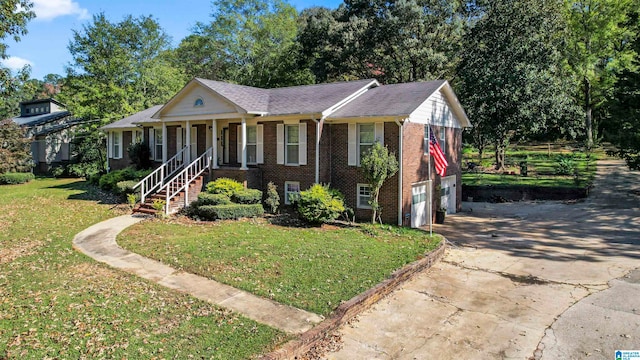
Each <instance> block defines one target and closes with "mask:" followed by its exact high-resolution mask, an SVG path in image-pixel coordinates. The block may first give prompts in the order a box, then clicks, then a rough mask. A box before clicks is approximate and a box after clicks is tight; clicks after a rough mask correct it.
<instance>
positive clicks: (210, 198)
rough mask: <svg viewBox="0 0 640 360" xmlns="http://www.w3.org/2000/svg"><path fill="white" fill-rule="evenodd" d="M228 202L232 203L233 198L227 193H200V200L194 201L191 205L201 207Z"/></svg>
mask: <svg viewBox="0 0 640 360" xmlns="http://www.w3.org/2000/svg"><path fill="white" fill-rule="evenodd" d="M227 204H231V200H230V199H229V197H228V196H227V195H223V194H210V193H200V194H198V200H196V201H194V202H193V203H192V204H191V206H193V207H200V206H205V205H227Z"/></svg>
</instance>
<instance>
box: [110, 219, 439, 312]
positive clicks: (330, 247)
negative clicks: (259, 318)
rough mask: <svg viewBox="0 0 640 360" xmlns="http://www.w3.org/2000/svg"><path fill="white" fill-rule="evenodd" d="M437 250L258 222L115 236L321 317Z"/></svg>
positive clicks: (409, 232) (398, 231)
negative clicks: (395, 271) (398, 270)
mask: <svg viewBox="0 0 640 360" xmlns="http://www.w3.org/2000/svg"><path fill="white" fill-rule="evenodd" d="M439 243H440V237H439V236H434V237H433V238H430V237H429V236H428V234H426V233H425V232H423V231H420V230H415V229H406V228H398V227H388V226H385V227H384V228H381V227H379V226H375V227H373V226H368V225H367V226H364V227H363V228H358V227H345V228H338V227H329V228H327V227H323V228H296V227H285V226H278V225H272V224H269V223H267V222H266V221H264V220H246V221H227V222H216V223H195V222H170V221H157V220H154V221H148V222H143V223H140V224H137V225H134V226H132V227H130V228H128V229H127V230H125V231H124V232H123V233H122V234H120V236H119V237H118V244H120V245H121V246H123V247H124V248H127V249H129V250H131V251H133V252H136V253H139V254H142V255H144V256H147V257H150V258H153V259H156V260H159V261H162V262H164V263H166V264H169V265H171V266H174V267H176V268H179V269H182V270H185V271H188V272H191V273H195V274H199V275H201V276H205V277H208V278H211V279H215V280H218V281H220V282H223V283H226V284H229V285H231V286H234V287H237V288H240V289H244V290H247V291H249V292H252V293H255V294H258V295H260V296H263V297H268V298H271V299H274V300H275V301H278V302H280V303H284V304H289V305H293V306H295V307H298V308H302V309H306V310H309V311H312V312H315V313H318V314H323V315H328V314H329V313H331V311H332V310H333V309H335V308H336V307H337V306H338V305H340V303H341V302H342V301H346V300H349V299H351V298H352V297H354V296H355V295H357V294H359V293H361V292H363V291H365V290H367V289H369V288H371V287H373V286H374V285H376V284H377V283H379V282H380V281H382V280H384V279H385V278H387V277H388V276H389V275H390V274H391V273H392V272H393V271H394V270H396V269H399V268H401V267H402V266H404V265H405V264H408V263H410V262H412V261H415V260H416V259H418V258H420V257H421V256H422V255H424V254H425V253H427V252H429V251H431V250H433V249H434V248H436V247H437V245H438V244H439Z"/></svg>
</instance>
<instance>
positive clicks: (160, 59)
mask: <svg viewBox="0 0 640 360" xmlns="http://www.w3.org/2000/svg"><path fill="white" fill-rule="evenodd" d="M170 45H171V44H170V39H169V36H168V35H167V34H166V33H165V31H164V30H163V29H162V28H161V27H160V25H159V24H158V22H157V21H156V20H155V19H153V18H152V17H148V16H141V17H139V18H134V17H132V16H127V17H125V18H124V19H123V20H122V21H121V22H118V23H113V22H111V21H109V20H108V19H107V17H106V16H105V14H104V13H101V14H97V15H94V16H93V21H92V22H91V23H90V24H87V25H84V26H83V28H82V30H80V31H78V30H74V31H73V38H72V40H71V41H70V43H69V51H70V53H71V56H72V62H71V63H70V64H69V65H68V66H67V77H66V82H65V84H64V89H63V92H62V93H61V95H60V96H61V98H62V99H63V100H64V101H65V102H66V103H67V105H69V107H70V108H71V109H72V110H73V111H74V113H75V114H76V115H78V116H82V117H85V118H101V119H105V122H109V121H113V120H115V119H118V118H122V117H123V116H125V115H129V114H131V113H133V112H136V111H140V110H142V109H145V108H148V107H150V106H153V105H157V104H161V103H164V102H165V101H167V100H168V99H169V98H170V97H171V96H172V95H173V94H175V92H176V91H178V90H179V89H180V88H181V87H182V86H183V85H184V83H185V81H186V79H185V78H184V75H183V73H182V72H181V71H180V70H178V69H176V68H175V67H173V66H172V65H171V64H170V62H169V60H168V56H167V55H166V52H168V51H169V50H170Z"/></svg>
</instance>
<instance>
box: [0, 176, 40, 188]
mask: <svg viewBox="0 0 640 360" xmlns="http://www.w3.org/2000/svg"><path fill="white" fill-rule="evenodd" d="M33 179H35V176H34V175H33V174H32V173H4V174H0V185H15V184H24V183H27V182H29V181H31V180H33Z"/></svg>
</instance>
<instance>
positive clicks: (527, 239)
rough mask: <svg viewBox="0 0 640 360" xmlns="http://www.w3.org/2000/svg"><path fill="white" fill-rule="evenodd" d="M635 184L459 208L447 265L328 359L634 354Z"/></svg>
mask: <svg viewBox="0 0 640 360" xmlns="http://www.w3.org/2000/svg"><path fill="white" fill-rule="evenodd" d="M639 195H640V173H639V172H631V171H629V170H628V169H627V168H626V167H625V165H624V163H623V162H621V161H616V160H607V161H603V162H599V164H598V177H597V179H596V184H595V189H594V191H593V193H592V195H591V196H590V197H589V199H587V200H586V201H584V202H577V203H563V202H520V203H506V204H489V203H464V212H462V213H459V214H456V215H454V216H448V217H447V219H446V223H445V224H444V225H440V226H437V227H435V228H434V231H435V232H437V233H441V234H443V235H445V236H446V237H447V238H448V239H449V240H450V241H452V242H453V243H452V246H450V247H449V248H448V250H447V254H446V255H445V258H444V260H443V261H442V262H440V263H438V264H436V265H434V266H433V267H432V268H431V269H430V270H429V271H426V272H424V273H422V274H419V275H418V276H416V277H415V278H414V279H412V280H411V281H410V282H408V283H407V284H406V285H405V286H404V287H403V288H402V289H400V290H398V291H396V292H394V293H393V294H391V295H390V296H388V297H387V298H385V299H383V300H381V301H380V302H379V303H378V304H377V305H375V306H374V307H373V308H372V309H371V310H369V311H368V312H365V313H364V314H362V315H361V316H360V317H359V319H358V321H354V322H353V323H352V324H351V325H349V326H345V327H343V328H342V329H341V330H340V331H339V333H338V336H339V337H340V338H341V339H342V342H343V347H342V349H340V350H339V351H337V352H333V353H328V354H326V355H325V358H326V359H432V358H435V359H532V358H533V359H543V360H544V359H613V358H614V351H615V350H618V349H620V350H635V349H638V348H639V347H640V340H639V339H640V270H637V268H638V267H640V196H639Z"/></svg>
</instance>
